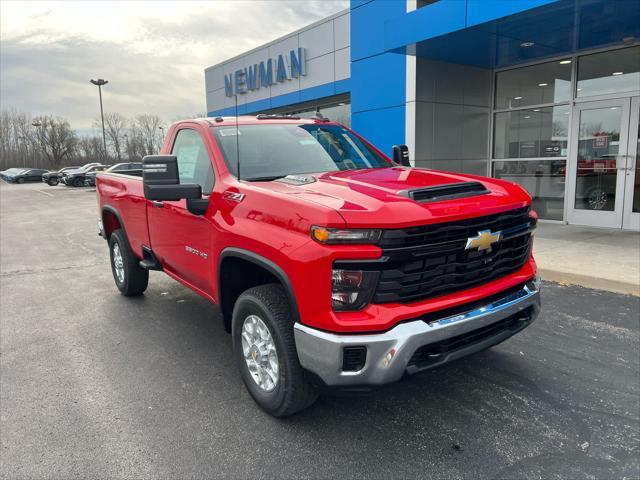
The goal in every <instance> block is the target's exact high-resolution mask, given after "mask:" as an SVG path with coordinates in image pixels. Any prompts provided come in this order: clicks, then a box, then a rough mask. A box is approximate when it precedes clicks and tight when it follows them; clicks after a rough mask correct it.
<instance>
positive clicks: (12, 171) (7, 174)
mask: <svg viewBox="0 0 640 480" xmlns="http://www.w3.org/2000/svg"><path fill="white" fill-rule="evenodd" d="M22 170H24V168H7V169H6V170H2V171H1V172H0V178H2V179H3V180H6V181H10V180H9V178H13V177H14V176H15V175H16V174H17V173H18V172H21V171H22Z"/></svg>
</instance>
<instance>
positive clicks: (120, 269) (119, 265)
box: [113, 243, 124, 283]
mask: <svg viewBox="0 0 640 480" xmlns="http://www.w3.org/2000/svg"><path fill="white" fill-rule="evenodd" d="M113 268H114V270H115V271H116V277H118V282H120V283H123V282H124V261H123V260H122V253H121V252H120V245H118V244H117V243H116V244H114V245H113Z"/></svg>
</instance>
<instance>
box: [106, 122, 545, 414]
mask: <svg viewBox="0 0 640 480" xmlns="http://www.w3.org/2000/svg"><path fill="white" fill-rule="evenodd" d="M392 158H393V160H392V159H390V158H389V157H387V156H385V155H384V154H383V153H382V152H381V151H379V150H378V149H376V148H375V147H374V146H373V145H371V144H370V143H368V142H367V141H366V140H364V139H363V138H362V137H360V136H359V135H357V134H356V133H354V132H353V131H352V130H350V129H349V128H346V127H344V126H342V125H340V124H338V123H334V122H330V121H328V120H327V119H324V118H318V119H301V118H296V117H282V116H281V117H278V116H275V115H258V116H257V117H240V118H237V119H236V118H222V117H218V118H205V119H196V120H186V121H180V122H178V123H175V124H174V125H172V126H171V128H170V129H169V131H168V134H167V137H166V141H165V144H164V146H163V148H162V151H161V155H153V156H148V157H145V158H144V161H143V173H142V178H139V177H136V176H132V175H125V174H121V173H99V174H98V176H97V192H98V197H99V213H100V221H99V229H100V235H101V236H102V237H104V238H105V239H106V240H107V241H108V244H109V248H110V252H111V269H112V272H113V277H114V280H115V283H116V286H117V287H118V289H119V290H120V291H121V292H122V293H123V294H124V295H139V294H142V293H143V292H144V291H145V289H146V288H147V283H148V280H149V270H162V271H164V272H165V273H166V274H168V275H169V276H171V277H172V278H174V279H175V280H177V281H179V282H180V283H182V284H184V285H186V286H187V287H189V288H190V289H192V290H194V291H195V292H197V293H198V294H200V295H202V296H203V297H205V298H207V299H209V300H210V301H211V302H214V303H216V304H217V305H219V307H220V309H221V312H222V319H223V321H224V326H225V328H226V330H227V331H228V332H230V333H231V340H232V343H233V351H234V356H235V360H236V362H237V364H238V367H239V369H240V372H241V375H242V378H243V380H244V383H245V385H246V387H247V389H248V391H249V393H250V394H251V395H252V397H253V398H254V399H255V400H256V402H257V403H258V404H259V405H260V406H261V407H262V408H263V409H265V410H266V411H268V412H269V413H271V414H272V415H275V416H285V415H290V414H292V413H294V412H296V411H298V410H301V409H303V408H305V407H306V406H308V405H310V404H311V403H312V402H313V401H314V400H315V399H316V397H317V395H318V392H319V391H323V389H324V388H327V387H332V388H333V387H335V388H340V389H354V390H360V389H364V388H371V387H374V386H377V385H382V384H386V383H390V382H394V381H397V380H400V379H401V378H402V377H403V376H404V375H406V374H413V373H416V372H420V371H423V370H427V369H430V368H433V367H436V366H439V365H442V364H444V363H447V362H449V361H452V360H455V359H458V358H460V357H463V356H465V355H468V354H471V353H474V352H477V351H479V350H482V349H486V348H489V347H491V346H493V345H496V344H497V343H499V342H502V341H503V340H505V339H507V338H509V337H510V336H512V335H513V334H515V333H516V332H518V331H520V330H522V329H523V328H525V327H527V326H528V325H529V324H530V323H531V322H532V321H533V320H535V318H536V316H537V315H538V312H539V310H540V297H539V290H540V280H539V277H538V275H537V271H536V265H535V263H534V260H533V257H532V255H531V248H532V241H533V236H532V235H533V230H534V229H535V226H536V222H537V218H536V215H535V213H534V212H533V211H532V210H531V207H530V203H531V198H530V197H529V195H528V194H527V193H526V191H525V190H523V189H522V188H521V187H519V186H518V185H516V184H514V183H511V182H505V181H501V180H496V179H490V178H484V177H478V176H471V175H461V174H456V173H445V172H438V171H433V170H427V169H422V168H411V167H410V166H409V162H408V158H407V155H406V148H404V147H403V146H397V147H394V152H393V156H392Z"/></svg>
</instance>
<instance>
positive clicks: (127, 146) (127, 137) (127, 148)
mask: <svg viewBox="0 0 640 480" xmlns="http://www.w3.org/2000/svg"><path fill="white" fill-rule="evenodd" d="M124 143H125V147H124V148H125V149H126V150H127V161H128V162H130V161H131V153H129V135H128V134H126V133H125V134H124Z"/></svg>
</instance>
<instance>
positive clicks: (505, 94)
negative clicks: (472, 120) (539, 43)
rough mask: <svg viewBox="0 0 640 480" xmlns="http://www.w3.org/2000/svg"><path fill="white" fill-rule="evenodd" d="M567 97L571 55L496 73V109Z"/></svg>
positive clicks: (524, 105)
mask: <svg viewBox="0 0 640 480" xmlns="http://www.w3.org/2000/svg"><path fill="white" fill-rule="evenodd" d="M570 98H571V60H570V59H564V60H555V61H553V62H548V63H543V64H540V65H533V66H530V67H523V68H516V69H513V70H505V71H503V72H498V73H497V74H496V98H495V108H496V109H500V110H501V109H508V108H509V109H510V108H519V107H526V106H528V105H541V104H545V103H560V102H567V101H569V100H570Z"/></svg>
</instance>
